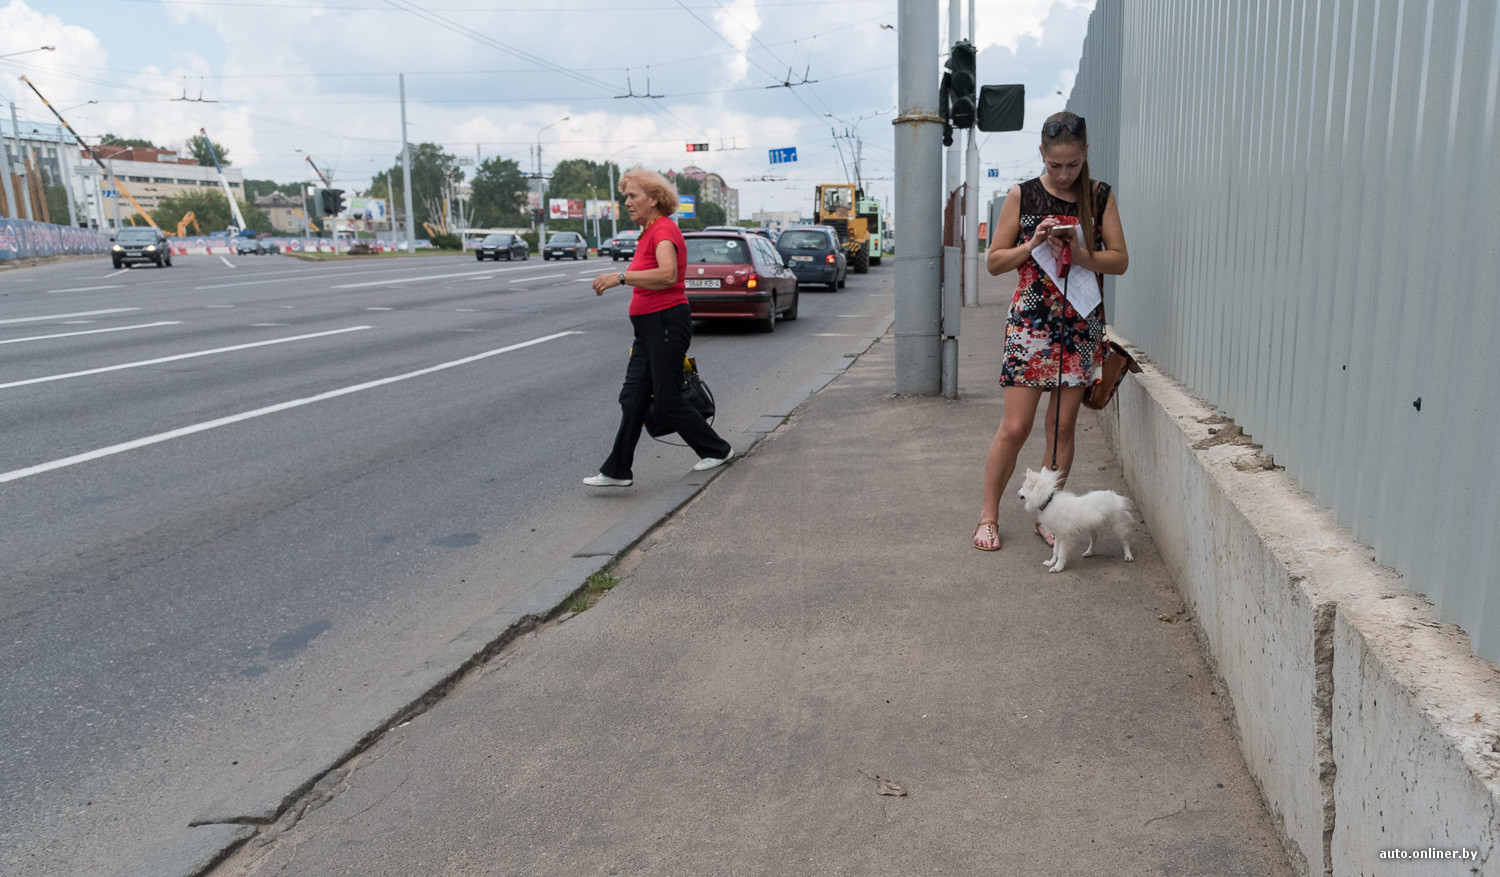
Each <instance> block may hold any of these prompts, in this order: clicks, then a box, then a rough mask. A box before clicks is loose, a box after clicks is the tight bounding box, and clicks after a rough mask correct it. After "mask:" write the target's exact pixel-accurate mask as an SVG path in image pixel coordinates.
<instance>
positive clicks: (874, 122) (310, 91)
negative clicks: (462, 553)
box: [0, 0, 1093, 218]
mask: <svg viewBox="0 0 1500 877" xmlns="http://www.w3.org/2000/svg"><path fill="white" fill-rule="evenodd" d="M941 5H942V9H943V11H942V12H941V18H942V21H943V25H944V28H943V29H944V32H945V38H946V22H947V12H946V3H943V4H941ZM962 5H963V8H964V9H965V10H967V8H968V4H967V2H964V3H963V4H962ZM976 6H977V14H976V19H977V20H978V40H977V43H978V45H979V47H980V55H979V81H980V83H981V84H991V83H1010V82H1021V83H1024V84H1025V85H1026V91H1027V98H1028V101H1027V122H1026V128H1027V131H1025V132H1021V133H1016V134H991V135H981V142H982V152H981V161H982V162H983V166H984V167H986V168H989V167H995V168H998V169H999V173H1000V176H1001V180H1000V182H1004V181H1011V180H1015V179H1019V178H1022V177H1029V176H1033V175H1035V173H1036V172H1037V170H1038V169H1039V160H1038V159H1037V158H1036V142H1037V133H1036V132H1037V130H1038V129H1039V127H1040V120H1041V119H1043V118H1044V117H1045V116H1046V115H1047V114H1049V113H1052V112H1055V111H1056V110H1058V109H1061V108H1062V105H1063V102H1064V99H1065V95H1066V94H1067V93H1068V91H1069V89H1070V88H1071V85H1072V81H1073V75H1074V72H1075V71H1076V69H1077V65H1078V57H1079V54H1080V52H1081V49H1082V44H1083V35H1084V32H1085V29H1086V28H1087V24H1088V16H1089V12H1090V11H1091V9H1092V7H1093V0H978V2H977V4H976ZM896 7H897V3H896V0H638V2H621V0H421V2H417V0H0V56H4V55H8V54H11V53H17V52H26V51H27V50H29V49H35V48H37V47H38V46H43V45H49V46H56V50H55V51H52V52H28V53H26V54H21V55H15V56H13V57H9V58H5V57H0V100H14V101H15V102H16V106H17V112H18V113H19V115H20V117H21V119H22V120H23V125H24V121H25V120H29V119H40V120H48V121H50V119H51V117H50V114H49V113H48V112H47V110H46V108H45V107H44V106H42V104H41V102H40V101H38V100H37V99H36V97H35V96H34V95H33V94H32V93H31V91H30V90H29V89H27V88H26V86H25V85H24V84H22V83H20V82H19V80H18V79H17V77H18V76H20V75H23V74H24V75H26V76H28V77H29V78H30V79H31V80H32V81H34V82H35V83H36V84H37V86H38V87H39V88H41V89H42V91H43V93H44V94H45V95H46V96H47V98H48V100H50V101H51V102H52V103H53V105H54V106H56V107H58V108H60V109H63V110H64V111H65V112H64V115H65V116H67V117H68V119H69V121H70V122H72V123H73V125H74V127H75V128H77V129H78V130H79V133H81V134H83V135H85V137H89V136H97V135H99V134H102V133H105V132H112V133H115V134H117V135H120V136H122V137H141V138H145V139H149V140H152V141H153V142H157V143H161V144H164V145H180V144H181V143H183V142H184V141H185V140H186V139H187V138H188V137H190V136H191V135H193V134H195V133H197V131H198V129H199V128H200V127H204V128H207V129H208V133H209V136H210V137H211V138H213V139H214V140H215V141H216V142H219V143H222V144H223V145H224V146H226V147H227V148H228V149H229V152H230V158H231V160H232V161H233V162H234V164H235V165H236V166H238V167H240V168H241V169H243V170H244V172H245V175H246V176H247V177H251V178H258V179H265V178H269V179H274V180H277V181H281V182H285V181H291V180H297V179H303V178H306V176H307V174H308V170H307V165H306V164H305V163H304V160H303V155H304V154H310V155H312V156H313V158H314V160H315V161H317V162H318V163H319V164H320V165H321V166H323V167H324V170H325V172H327V171H328V170H329V169H330V168H331V169H332V170H333V173H334V176H335V183H336V185H338V186H340V187H344V188H348V189H351V190H358V189H360V188H362V187H363V186H364V185H366V184H367V183H368V181H369V178H370V176H371V175H372V174H373V173H375V172H376V171H378V170H381V169H383V168H385V167H388V166H389V165H390V164H391V162H392V160H393V158H394V156H395V155H396V154H397V153H398V152H399V151H400V138H401V106H400V101H399V94H398V83H397V74H398V73H400V72H404V73H405V74H406V96H407V120H408V124H409V129H408V130H409V137H410V138H411V140H412V141H413V142H414V143H415V142H421V141H433V142H437V143H441V144H443V145H444V146H445V147H446V148H447V149H448V151H450V152H452V153H454V154H456V155H458V156H460V157H473V156H478V157H480V158H490V157H492V156H503V157H508V158H514V159H516V160H517V161H518V162H519V163H520V164H521V165H522V167H525V168H530V167H531V162H532V155H531V150H532V148H533V147H534V146H535V144H536V142H537V139H538V135H539V133H540V136H541V140H542V147H543V157H544V160H545V162H546V164H547V165H548V166H550V165H552V164H553V163H555V162H556V161H558V160H560V159H564V158H590V159H594V160H603V159H606V158H610V157H613V158H614V159H615V160H616V161H618V162H620V163H622V164H624V165H631V164H636V163H640V164H645V165H647V166H648V167H653V168H658V169H663V170H665V169H668V168H681V167H683V166H685V165H687V164H698V165H699V166H701V167H704V168H706V169H707V170H711V171H716V172H718V173H720V174H722V175H723V176H724V177H725V178H726V179H727V180H728V181H729V182H730V184H731V185H734V186H736V187H737V188H739V190H740V205H741V212H742V214H744V216H745V218H749V214H750V213H751V212H752V211H755V210H760V209H767V210H796V209H804V210H805V209H806V208H807V207H808V205H809V203H810V201H811V190H812V186H813V184H815V183H818V182H838V181H842V180H844V179H845V178H846V175H852V173H853V167H852V161H853V154H854V145H853V144H854V142H855V137H856V135H857V138H858V139H859V141H861V148H860V155H861V165H860V169H861V174H862V176H863V178H864V180H865V184H866V188H867V189H869V190H872V191H873V192H874V193H875V194H876V195H877V196H878V197H881V198H883V199H888V198H889V196H890V193H891V191H892V189H893V187H894V182H893V173H894V171H893V161H894V153H893V151H892V142H893V138H892V127H891V119H892V118H893V117H894V115H895V113H894V110H895V106H896V31H895V30H894V29H893V28H896V27H900V26H901V21H900V20H899V18H898V16H897V13H896ZM882 25H886V26H888V27H883V26H882ZM965 30H967V25H965ZM934 75H936V74H934ZM648 82H649V91H648ZM804 82H805V84H804ZM785 83H792V86H791V87H785V85H784V84H785ZM1059 92H1060V93H1059ZM631 94H633V95H636V96H637V97H624V98H621V97H618V96H620V95H631ZM648 94H649V95H655V96H659V97H645V96H644V95H648ZM183 98H187V99H188V100H183ZM200 98H201V100H202V101H203V102H200ZM208 101H212V103H209V102H208ZM90 102H93V103H90ZM6 112H7V113H8V108H6ZM564 117H567V121H563V122H560V123H559V124H555V125H553V124H552V123H554V122H557V121H558V120H559V119H563V118H564ZM549 125H550V126H551V127H548V128H547V130H546V131H545V132H544V133H541V129H542V128H544V127H546V126H549ZM845 135H848V136H845ZM688 142H708V143H709V144H710V151H709V152H708V153H707V154H706V155H698V154H691V155H690V154H688V153H687V152H686V149H685V144H686V143H688ZM787 146H795V147H797V153H798V161H797V163H796V164H792V165H786V164H778V165H772V164H770V163H769V157H768V150H769V149H772V148H779V147H787ZM297 150H302V152H300V153H299V152H298V151H297ZM981 173H983V172H981ZM766 177H775V178H778V179H764V178H766ZM998 185H999V182H997V181H994V180H988V179H986V181H985V185H984V191H985V192H986V194H988V192H989V190H990V189H991V188H992V187H995V186H998Z"/></svg>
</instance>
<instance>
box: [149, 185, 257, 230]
mask: <svg viewBox="0 0 1500 877" xmlns="http://www.w3.org/2000/svg"><path fill="white" fill-rule="evenodd" d="M188 211H192V213H193V216H194V217H195V218H196V219H197V220H198V225H199V226H201V227H202V228H203V233H204V234H208V233H210V232H215V231H223V230H224V229H226V228H228V227H229V226H230V225H231V224H233V223H234V214H233V213H231V212H230V210H229V202H228V201H226V200H224V193H223V192H220V191H218V190H217V189H198V190H196V191H192V192H184V193H183V194H181V195H172V196H170V197H167V198H163V199H161V201H160V202H158V203H157V205H156V209H155V210H153V211H152V212H151V218H152V219H154V220H156V224H157V225H158V226H160V227H161V229H162V230H163V231H165V232H167V233H168V234H173V233H175V232H176V231H177V223H179V222H181V221H182V217H184V216H186V215H187V214H188ZM240 213H242V214H244V217H245V225H246V226H248V227H249V228H250V229H251V230H252V231H258V232H274V231H275V229H274V228H272V227H271V218H270V217H269V216H267V215H266V214H265V212H264V211H262V210H258V209H256V208H255V207H252V206H251V205H249V204H246V203H245V202H244V201H241V202H240Z"/></svg>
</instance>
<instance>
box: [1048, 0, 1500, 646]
mask: <svg viewBox="0 0 1500 877" xmlns="http://www.w3.org/2000/svg"><path fill="white" fill-rule="evenodd" d="M1068 108H1069V109H1070V110H1072V111H1074V112H1076V113H1079V114H1080V115H1083V116H1085V117H1087V118H1088V120H1089V137H1090V153H1089V163H1090V167H1091V169H1092V170H1093V171H1094V175H1095V176H1096V177H1098V178H1100V179H1105V180H1108V181H1109V182H1111V183H1113V184H1115V186H1116V191H1117V193H1118V197H1119V203H1120V208H1121V215H1122V218H1123V220H1124V225H1125V233H1126V239H1127V241H1128V243H1129V246H1130V251H1131V259H1132V261H1131V266H1130V271H1129V272H1128V273H1127V274H1126V275H1125V276H1124V277H1121V278H1119V279H1118V281H1117V282H1116V283H1115V284H1114V285H1113V290H1112V291H1113V295H1112V296H1110V298H1109V299H1108V303H1109V305H1110V308H1111V310H1110V318H1111V322H1112V323H1114V324H1115V325H1117V326H1119V327H1120V329H1121V331H1122V332H1123V333H1124V334H1125V335H1126V336H1127V337H1129V338H1130V339H1131V340H1132V341H1134V342H1135V343H1137V344H1138V345H1140V346H1141V348H1142V349H1144V350H1145V351H1146V352H1147V353H1148V354H1149V355H1150V356H1151V357H1152V358H1153V360H1154V361H1155V362H1156V363H1157V364H1158V365H1159V366H1160V367H1162V368H1163V369H1165V370H1166V371H1168V372H1169V373H1171V374H1172V375H1174V376H1175V377H1177V378H1178V379H1179V380H1182V381H1183V382H1184V383H1186V384H1187V385H1189V386H1190V387H1192V388H1193V389H1194V390H1195V391H1196V392H1198V393H1200V394H1202V395H1203V396H1205V397H1206V398H1208V399H1209V400H1211V401H1212V402H1213V403H1214V404H1216V405H1217V406H1219V407H1220V408H1222V409H1223V410H1224V411H1225V412H1226V413H1228V414H1229V415H1230V416H1231V417H1233V418H1234V419H1235V420H1236V422H1238V423H1239V424H1240V425H1241V426H1242V427H1243V428H1244V429H1245V431H1246V432H1248V433H1250V434H1251V435H1252V436H1254V437H1255V439H1256V441H1258V442H1260V443H1262V444H1264V445H1265V447H1266V450H1267V452H1268V453H1271V454H1273V455H1274V456H1275V458H1276V461H1277V462H1278V463H1280V464H1282V465H1284V466H1286V469H1287V473H1288V474H1289V475H1290V476H1291V477H1293V478H1295V479H1296V480H1297V481H1298V483H1300V484H1301V485H1302V486H1303V487H1304V488H1305V489H1307V490H1308V491H1310V492H1311V493H1312V494H1313V495H1314V496H1315V497H1316V499H1317V500H1318V501H1319V502H1321V503H1323V504H1325V505H1327V506H1329V507H1330V508H1332V509H1333V510H1334V512H1335V514H1336V515H1337V516H1338V518H1339V520H1340V521H1342V522H1344V523H1346V524H1348V525H1349V526H1351V527H1352V528H1353V530H1354V533H1355V537H1356V538H1357V539H1359V540H1361V541H1363V542H1367V543H1368V544H1370V545H1372V546H1374V548H1375V550H1376V556H1377V558H1378V559H1379V560H1380V561H1381V562H1382V563H1386V564H1389V565H1391V566H1393V567H1395V568H1396V569H1398V570H1400V571H1401V572H1402V573H1403V574H1405V575H1406V576H1407V579H1408V582H1409V584H1410V585H1411V587H1412V588H1413V589H1414V590H1417V591H1420V592H1423V593H1425V594H1427V595H1428V596H1429V597H1430V598H1431V599H1432V600H1433V601H1434V602H1435V603H1436V604H1437V605H1438V608H1439V612H1440V613H1441V616H1442V617H1443V619H1444V620H1447V621H1452V622H1456V623H1458V624H1460V625H1462V626H1463V627H1464V628H1465V630H1467V631H1468V632H1469V634H1470V635H1471V636H1472V637H1473V638H1474V642H1475V648H1476V650H1477V651H1478V652H1479V654H1481V655H1483V656H1485V657H1487V658H1490V659H1492V660H1500V570H1497V567H1500V452H1497V450H1496V442H1497V440H1500V414H1497V411H1500V405H1497V400H1500V379H1497V378H1496V377H1495V376H1494V371H1495V370H1494V368H1493V365H1492V363H1491V362H1490V359H1491V357H1489V356H1488V353H1489V351H1490V350H1491V348H1492V345H1493V343H1494V340H1495V338H1496V337H1497V335H1500V308H1497V301H1500V286H1497V284H1500V244H1497V238H1500V234H1497V228H1496V226H1497V222H1496V219H1495V205H1496V204H1497V203H1500V202H1497V198H1500V185H1497V180H1500V159H1497V157H1496V152H1497V150H1500V141H1497V138H1496V131H1495V128H1496V124H1497V115H1500V11H1497V2H1496V0H1130V2H1123V0H1099V2H1098V4H1097V5H1096V7H1095V10H1094V14H1093V18H1092V19H1091V21H1090V26H1089V34H1088V37H1087V39H1086V41H1085V43H1084V54H1083V58H1082V60H1081V62H1080V65H1079V75H1078V78H1077V80H1076V81H1075V84H1074V88H1073V93H1072V95H1071V97H1070V98H1069V101H1068ZM1419 400H1420V402H1419Z"/></svg>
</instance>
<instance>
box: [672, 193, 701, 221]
mask: <svg viewBox="0 0 1500 877" xmlns="http://www.w3.org/2000/svg"><path fill="white" fill-rule="evenodd" d="M677 215H678V216H680V217H682V218H683V219H693V218H695V217H697V215H698V199H697V197H695V196H693V195H678V196H677Z"/></svg>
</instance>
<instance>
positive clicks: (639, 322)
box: [599, 304, 730, 478]
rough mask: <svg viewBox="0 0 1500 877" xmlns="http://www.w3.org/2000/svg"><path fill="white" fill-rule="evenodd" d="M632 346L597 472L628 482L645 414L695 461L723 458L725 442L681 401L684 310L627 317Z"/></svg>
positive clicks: (689, 321) (686, 342) (689, 328)
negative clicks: (611, 439) (610, 445)
mask: <svg viewBox="0 0 1500 877" xmlns="http://www.w3.org/2000/svg"><path fill="white" fill-rule="evenodd" d="M630 323H631V325H632V326H633V327H634V328H635V344H634V346H633V347H632V348H631V351H630V364H629V365H628V366H626V368H625V386H624V387H622V388H621V389H620V408H621V416H620V431H619V432H618V433H616V434H615V446H614V449H613V450H611V451H610V453H609V459H607V460H605V461H604V465H603V466H602V467H600V469H599V471H600V472H601V473H602V474H604V475H608V476H609V477H610V478H634V477H635V476H634V475H633V474H631V471H630V467H631V464H632V463H633V462H634V461H635V446H636V443H638V442H639V441H640V440H641V430H642V429H643V428H644V427H645V425H646V412H648V411H650V410H652V409H653V408H654V409H655V411H656V414H657V416H658V417H660V418H662V419H663V420H664V421H665V422H667V423H670V424H671V425H672V426H674V427H676V428H677V434H678V435H679V436H682V440H683V441H685V442H687V444H688V447H690V448H692V449H693V450H694V451H695V452H696V453H697V454H698V456H699V457H719V458H723V457H727V456H729V452H730V448H729V442H726V441H724V439H722V438H720V437H719V434H718V433H716V432H714V428H713V427H712V426H709V424H708V421H707V420H704V419H703V415H702V414H699V413H698V410H697V409H696V408H693V407H692V406H691V405H689V404H687V402H685V401H683V398H682V359H683V357H685V356H687V350H688V347H689V346H690V345H691V344H692V343H693V318H692V316H691V315H690V313H689V311H688V306H687V305H685V304H683V305H677V306H676V307H671V308H667V309H666V310H664V311H657V312H656V313H654V314H642V315H641V316H632V317H631V318H630Z"/></svg>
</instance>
